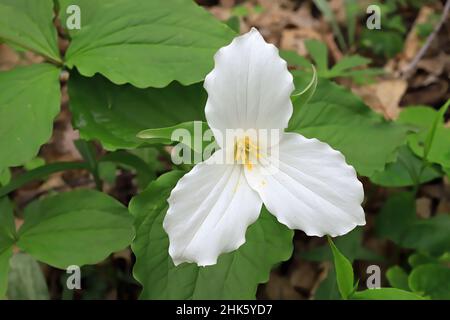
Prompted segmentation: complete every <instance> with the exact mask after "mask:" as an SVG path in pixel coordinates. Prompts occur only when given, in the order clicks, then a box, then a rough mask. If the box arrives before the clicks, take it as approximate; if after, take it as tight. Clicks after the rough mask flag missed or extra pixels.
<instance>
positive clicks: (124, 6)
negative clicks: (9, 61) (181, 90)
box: [60, 0, 235, 88]
mask: <svg viewBox="0 0 450 320" xmlns="http://www.w3.org/2000/svg"><path fill="white" fill-rule="evenodd" d="M60 4H61V11H60V12H61V13H62V16H61V19H62V21H66V18H67V15H66V13H65V12H66V8H67V6H68V5H74V4H75V5H78V6H79V7H80V10H81V29H80V30H76V29H75V30H69V34H70V36H71V37H72V41H71V43H70V46H69V48H68V50H67V53H66V64H67V65H68V66H69V68H72V67H74V66H76V67H77V69H78V70H79V71H80V73H81V74H82V75H84V76H89V77H90V76H93V75H94V74H95V73H97V72H99V73H101V74H103V75H104V76H106V77H107V78H108V79H109V80H111V81H112V82H114V83H116V84H124V83H131V84H132V85H134V86H135V87H138V88H146V87H158V88H161V87H165V86H167V85H168V84H169V83H170V82H172V81H174V80H177V81H179V82H180V83H182V84H184V85H188V84H192V83H195V82H199V81H202V80H203V78H204V77H205V75H206V74H207V73H208V72H209V71H210V70H211V69H212V67H213V55H214V54H215V53H216V51H217V50H218V49H219V48H220V47H223V46H225V45H226V44H228V43H229V42H230V41H231V39H232V38H233V37H234V36H235V34H234V32H233V31H232V30H231V29H229V28H228V26H226V25H225V24H222V23H220V22H219V21H217V20H216V19H215V18H213V17H212V15H211V14H209V13H208V12H206V11H205V10H204V9H203V8H201V7H199V6H198V5H197V4H195V3H194V2H193V1H190V0H166V1H164V2H159V1H145V0H140V1H124V0H109V1H107V2H105V1H102V0H60ZM124 13H126V14H124Z"/></svg>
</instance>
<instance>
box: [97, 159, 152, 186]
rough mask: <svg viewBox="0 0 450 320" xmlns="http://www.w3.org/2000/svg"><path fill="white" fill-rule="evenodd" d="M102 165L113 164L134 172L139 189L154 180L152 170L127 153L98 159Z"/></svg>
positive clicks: (143, 162)
mask: <svg viewBox="0 0 450 320" xmlns="http://www.w3.org/2000/svg"><path fill="white" fill-rule="evenodd" d="M102 163H114V164H117V165H119V166H120V167H124V168H125V169H132V170H134V171H136V174H137V176H138V184H139V187H141V188H145V187H146V186H147V185H148V184H149V183H150V181H152V180H154V179H155V172H154V168H151V167H150V165H148V164H147V163H146V162H145V161H144V160H142V159H141V158H139V157H138V156H136V155H134V154H132V153H129V152H127V151H123V150H122V151H115V152H109V153H107V154H106V155H105V156H103V157H102V158H101V159H100V164H102Z"/></svg>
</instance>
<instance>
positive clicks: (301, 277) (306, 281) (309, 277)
mask: <svg viewBox="0 0 450 320" xmlns="http://www.w3.org/2000/svg"><path fill="white" fill-rule="evenodd" d="M317 276H318V275H317V268H314V266H313V265H312V263H310V262H307V261H302V262H300V263H299V264H298V266H297V267H296V268H295V269H294V270H293V271H292V273H291V275H290V277H289V280H290V283H291V285H292V286H293V287H294V288H301V289H303V290H307V291H308V292H310V291H311V290H312V288H313V286H314V284H315V283H316V278H317Z"/></svg>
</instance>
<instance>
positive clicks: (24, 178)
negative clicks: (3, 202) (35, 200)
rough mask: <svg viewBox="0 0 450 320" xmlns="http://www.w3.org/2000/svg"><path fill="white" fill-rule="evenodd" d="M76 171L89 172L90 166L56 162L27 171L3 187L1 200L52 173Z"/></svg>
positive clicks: (78, 163)
mask: <svg viewBox="0 0 450 320" xmlns="http://www.w3.org/2000/svg"><path fill="white" fill-rule="evenodd" d="M76 169H85V170H88V169H89V166H88V165H87V164H86V163H84V162H55V163H50V164H46V165H45V166H42V167H38V168H36V169H33V170H31V171H27V172H25V173H23V174H21V175H20V176H18V177H15V178H14V179H13V180H12V181H11V182H10V183H9V184H7V185H5V186H4V187H1V188H0V198H1V197H3V196H5V195H7V194H8V193H10V192H12V191H14V190H17V189H18V188H20V187H22V186H24V185H26V184H27V183H29V182H31V181H36V180H43V179H45V178H46V177H48V176H49V175H50V174H52V173H56V172H61V171H66V170H76Z"/></svg>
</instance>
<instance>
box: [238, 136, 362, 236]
mask: <svg viewBox="0 0 450 320" xmlns="http://www.w3.org/2000/svg"><path fill="white" fill-rule="evenodd" d="M264 160H266V163H264V162H265V161H264ZM277 168H278V169H277ZM246 177H247V179H248V182H249V184H250V186H251V187H252V188H254V189H255V190H256V191H258V193H259V195H260V196H261V198H262V200H263V202H264V204H265V206H266V207H267V209H268V210H269V211H270V212H271V213H272V214H274V215H275V216H276V217H277V218H278V220H279V221H280V222H281V223H283V224H285V225H287V226H288V227H289V228H291V229H300V230H303V231H304V232H305V233H306V234H307V235H310V236H323V235H325V234H328V235H331V236H338V235H343V234H345V233H347V232H349V231H351V230H352V229H353V228H354V227H355V226H357V225H364V224H365V217H364V211H363V209H362V207H361V203H362V201H363V198H364V190H363V187H362V184H361V182H360V181H359V180H358V179H357V176H356V172H355V170H354V169H353V167H351V166H349V165H348V164H346V162H345V159H344V156H343V155H342V154H341V153H340V152H339V151H336V150H334V149H332V148H331V147H330V146H329V145H328V144H326V143H323V142H320V141H319V140H317V139H307V138H305V137H303V136H301V135H299V134H296V133H285V134H284V136H283V137H282V139H281V142H280V145H279V162H278V165H277V164H276V161H275V160H274V159H262V160H261V164H260V165H257V166H254V167H253V168H252V169H251V170H246Z"/></svg>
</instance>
